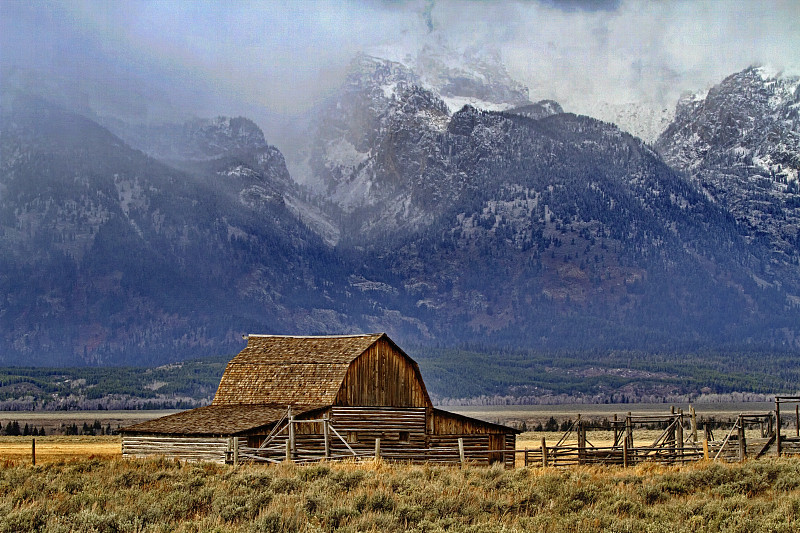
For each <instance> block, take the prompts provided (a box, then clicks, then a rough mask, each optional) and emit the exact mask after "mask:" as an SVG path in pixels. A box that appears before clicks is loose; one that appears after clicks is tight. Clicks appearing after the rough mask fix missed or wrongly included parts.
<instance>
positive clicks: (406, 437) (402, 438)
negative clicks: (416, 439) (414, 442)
mask: <svg viewBox="0 0 800 533" xmlns="http://www.w3.org/2000/svg"><path fill="white" fill-rule="evenodd" d="M410 437H411V436H410V435H409V434H408V431H401V432H400V438H399V439H397V440H399V441H400V442H408V441H409V440H410Z"/></svg>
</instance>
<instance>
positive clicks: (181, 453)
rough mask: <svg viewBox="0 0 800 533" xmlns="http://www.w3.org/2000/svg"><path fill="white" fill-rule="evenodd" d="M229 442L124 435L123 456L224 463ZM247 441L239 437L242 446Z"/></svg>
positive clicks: (201, 438)
mask: <svg viewBox="0 0 800 533" xmlns="http://www.w3.org/2000/svg"><path fill="white" fill-rule="evenodd" d="M228 443H229V440H228V438H227V437H218V438H209V437H172V436H158V435H156V436H151V435H147V436H133V435H125V436H123V437H122V457H123V458H127V459H130V458H145V457H154V456H163V457H167V458H169V459H179V460H181V461H209V462H214V463H224V462H225V452H226V451H227V450H228ZM246 443H247V441H246V439H239V445H240V446H244V445H245V444H246Z"/></svg>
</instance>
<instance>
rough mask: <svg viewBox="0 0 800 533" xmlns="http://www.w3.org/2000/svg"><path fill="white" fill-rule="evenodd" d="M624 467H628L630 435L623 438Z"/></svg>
mask: <svg viewBox="0 0 800 533" xmlns="http://www.w3.org/2000/svg"><path fill="white" fill-rule="evenodd" d="M622 468H628V437H625V438H624V439H622Z"/></svg>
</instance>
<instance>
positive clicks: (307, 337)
mask: <svg viewBox="0 0 800 533" xmlns="http://www.w3.org/2000/svg"><path fill="white" fill-rule="evenodd" d="M380 335H385V333H354V334H351V335H272V334H260V333H248V334H246V335H245V337H256V338H262V337H277V338H284V339H348V338H354V337H378V336H380Z"/></svg>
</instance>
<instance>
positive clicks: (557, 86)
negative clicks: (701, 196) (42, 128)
mask: <svg viewBox="0 0 800 533" xmlns="http://www.w3.org/2000/svg"><path fill="white" fill-rule="evenodd" d="M0 9H2V17H0V25H1V28H2V31H1V32H0V50H1V51H0V61H1V62H2V68H3V72H2V74H3V76H2V80H3V81H2V83H3V84H4V85H8V84H15V85H16V84H22V85H24V86H26V87H35V88H36V89H37V90H39V91H45V92H50V93H53V92H55V89H56V87H57V88H58V89H61V90H62V92H63V90H67V91H69V93H70V96H69V100H70V103H71V105H72V106H81V107H83V108H84V109H91V110H93V111H94V112H96V113H98V114H99V115H104V114H111V115H114V116H121V115H122V116H123V117H121V118H127V119H129V120H132V121H153V120H155V121H163V120H169V119H172V120H175V119H178V118H188V117H191V116H199V117H208V116H215V115H227V116H237V115H244V116H248V117H250V118H252V119H253V120H255V121H256V122H257V123H258V124H259V125H260V126H261V127H262V128H263V129H264V131H265V134H266V136H267V139H268V140H269V141H270V142H274V143H275V144H276V145H277V146H278V147H279V148H281V149H283V148H284V146H282V145H281V139H280V137H281V134H280V132H281V130H280V129H279V128H280V126H281V124H280V122H281V121H280V120H278V119H279V118H282V117H285V116H287V115H288V116H291V117H293V116H296V115H298V114H302V113H304V112H306V111H308V109H309V108H312V107H313V106H314V105H316V104H318V103H319V102H321V101H322V100H323V99H324V98H325V97H326V95H329V94H330V93H331V92H332V91H335V89H336V88H337V87H338V86H339V85H340V84H341V82H342V81H343V80H344V78H345V76H346V72H347V67H348V65H349V64H350V61H351V60H352V58H353V56H354V55H355V54H357V53H358V52H365V53H367V54H370V55H377V56H379V57H387V54H386V53H385V52H386V51H387V50H389V51H391V54H392V57H387V58H389V59H396V58H397V57H402V56H409V55H411V56H414V55H416V53H417V52H419V51H420V50H422V49H423V48H425V47H426V46H428V47H430V46H432V45H434V46H435V45H437V44H438V43H446V44H447V46H448V47H450V48H451V49H453V50H455V51H458V52H464V51H467V50H469V49H472V50H482V51H484V52H491V53H497V54H498V55H499V57H500V58H501V59H502V61H503V64H504V65H505V67H506V69H507V70H508V73H509V75H510V76H511V77H512V78H514V79H515V80H517V81H518V82H519V83H521V84H523V85H524V86H527V87H528V89H529V95H530V98H531V100H532V101H538V100H543V99H552V100H556V101H557V102H559V103H560V104H561V105H562V106H563V107H564V109H565V110H566V111H571V112H575V113H581V114H589V115H592V114H593V113H592V112H594V114H595V115H597V114H600V115H603V116H599V117H598V118H601V119H604V120H608V119H610V118H612V117H611V115H612V114H613V113H617V114H618V113H619V112H617V111H613V110H614V109H616V108H617V107H619V106H629V105H631V104H641V103H645V104H647V106H648V108H650V109H655V110H656V111H657V112H658V113H661V112H662V111H663V110H664V109H667V110H669V111H671V110H673V109H674V105H675V102H677V100H678V97H679V96H680V95H681V94H682V93H683V92H684V91H697V90H703V89H707V88H709V87H710V86H711V85H713V84H714V83H717V82H719V81H720V80H721V79H723V78H724V77H725V76H727V75H729V74H731V73H732V72H738V71H740V70H742V69H744V68H746V67H748V66H750V65H751V64H754V63H758V64H770V65H774V66H775V67H777V68H779V69H781V68H796V67H797V66H798V65H799V64H800V38H798V33H797V31H796V29H797V27H798V25H800V14H799V13H800V12H799V11H798V10H797V6H796V5H795V4H794V2H785V1H768V2H750V1H746V0H744V1H728V2H724V3H723V2H690V1H679V2H640V1H630V2H627V1H614V0H610V1H586V2H583V1H580V0H542V1H538V2H459V1H437V2H433V1H402V2H379V1H345V2H339V1H329V2H325V1H322V2H290V3H286V2H275V3H272V2H253V3H249V2H248V3H236V4H234V5H225V4H216V3H200V4H195V3H179V2H126V3H116V2H100V1H95V0H90V1H87V0H78V1H69V2H59V1H56V2H49V3H48V4H47V5H46V6H43V5H41V4H32V5H29V4H28V3H26V2H16V1H13V0H11V1H8V0H4V1H3V2H1V3H0ZM603 103H605V104H607V105H602V104H603ZM615 106H616V107H615ZM622 113H623V114H624V113H625V111H624V110H623V112H622ZM654 120H658V119H654ZM634 133H636V132H634ZM657 133H658V132H655V134H656V135H657ZM653 140H654V139H653Z"/></svg>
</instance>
